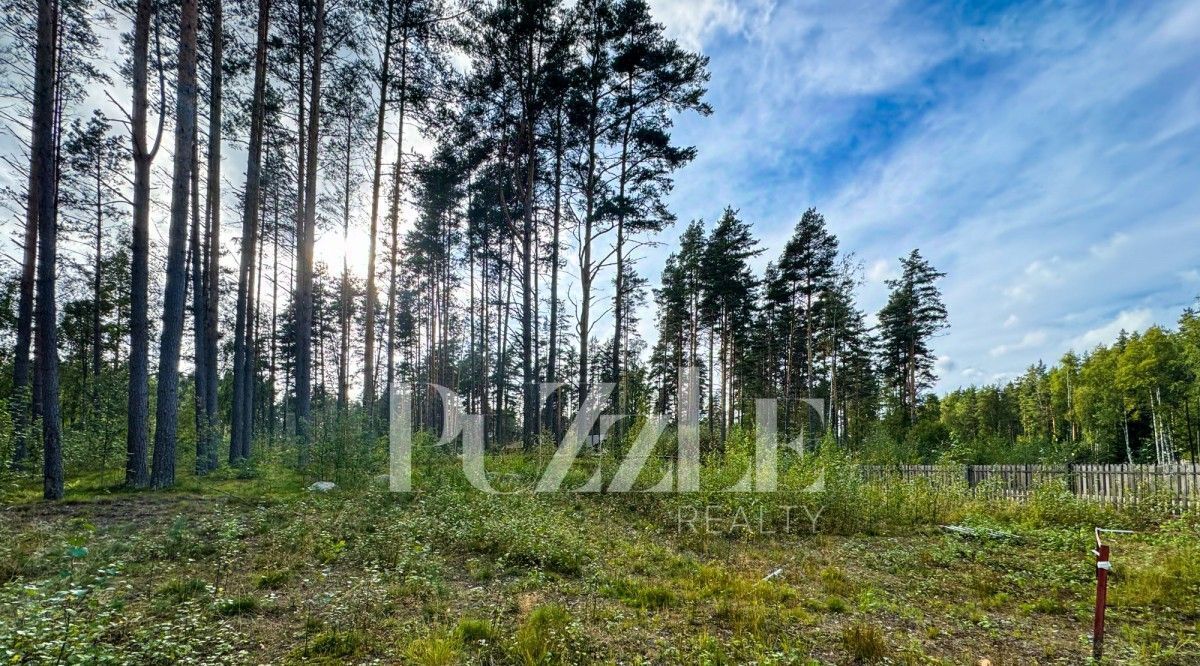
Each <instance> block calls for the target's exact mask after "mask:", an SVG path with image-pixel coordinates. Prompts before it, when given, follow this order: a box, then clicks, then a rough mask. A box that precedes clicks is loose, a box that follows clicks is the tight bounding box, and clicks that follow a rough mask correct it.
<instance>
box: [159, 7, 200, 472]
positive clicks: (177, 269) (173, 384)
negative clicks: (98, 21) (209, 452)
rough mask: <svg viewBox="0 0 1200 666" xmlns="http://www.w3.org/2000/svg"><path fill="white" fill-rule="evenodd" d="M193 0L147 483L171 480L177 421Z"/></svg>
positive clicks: (192, 108)
mask: <svg viewBox="0 0 1200 666" xmlns="http://www.w3.org/2000/svg"><path fill="white" fill-rule="evenodd" d="M196 23H197V8H196V0H183V3H182V6H181V10H180V29H179V73H178V80H177V85H176V92H175V154H174V156H173V157H174V168H173V174H172V180H171V223H170V228H169V231H168V240H167V281H166V288H165V289H164V291H163V319H162V322H163V323H162V326H163V328H162V335H161V337H160V338H159V354H158V404H157V405H156V406H155V424H154V456H153V470H152V471H151V476H150V485H152V486H153V487H155V488H166V487H169V486H171V485H174V483H175V443H176V429H177V426H178V423H179V348H180V342H181V340H182V338H183V308H184V290H185V288H186V286H187V282H186V276H185V273H186V270H185V269H186V267H185V257H184V252H185V249H186V236H187V215H188V187H189V184H190V183H189V181H190V176H191V166H192V160H191V154H190V153H191V143H192V134H193V132H194V131H195V128H196Z"/></svg>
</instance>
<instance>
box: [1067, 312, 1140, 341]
mask: <svg viewBox="0 0 1200 666" xmlns="http://www.w3.org/2000/svg"><path fill="white" fill-rule="evenodd" d="M1153 323H1154V314H1153V313H1152V312H1151V311H1150V309H1149V308H1138V309H1136V310H1122V311H1121V312H1119V313H1118V314H1117V316H1116V317H1114V318H1113V319H1112V320H1111V321H1109V322H1107V323H1105V324H1102V325H1100V326H1097V327H1096V328H1093V329H1090V330H1088V331H1085V332H1084V333H1083V334H1082V335H1079V336H1077V337H1075V338H1074V339H1072V340H1071V341H1070V342H1069V343H1068V344H1067V347H1068V348H1070V349H1073V350H1076V351H1087V350H1089V349H1092V348H1093V347H1095V346H1096V345H1101V344H1110V343H1112V341H1113V340H1116V339H1117V336H1118V335H1119V334H1120V333H1121V331H1126V332H1128V333H1134V332H1136V331H1141V330H1142V329H1145V328H1147V327H1149V326H1150V325H1151V324H1153Z"/></svg>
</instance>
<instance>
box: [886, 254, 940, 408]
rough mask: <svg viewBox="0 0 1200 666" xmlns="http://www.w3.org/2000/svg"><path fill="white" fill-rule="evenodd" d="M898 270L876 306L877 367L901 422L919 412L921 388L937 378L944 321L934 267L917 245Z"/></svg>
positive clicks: (937, 277) (936, 273)
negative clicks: (936, 345) (937, 341)
mask: <svg viewBox="0 0 1200 666" xmlns="http://www.w3.org/2000/svg"><path fill="white" fill-rule="evenodd" d="M900 266H901V276H900V277H899V278H896V279H892V280H888V282H887V284H888V287H890V288H891V293H890V294H889V296H888V301H887V304H886V305H884V306H883V309H882V310H880V311H879V337H880V356H881V358H880V363H881V367H880V371H881V372H882V373H883V378H884V381H885V382H886V384H887V387H888V389H889V390H890V391H891V392H892V394H893V395H894V397H895V398H896V399H897V401H898V405H899V410H900V413H901V414H902V416H903V422H904V423H905V425H911V424H912V423H913V422H914V421H915V419H916V415H917V407H918V399H919V397H920V393H921V391H923V390H925V389H928V388H930V387H932V386H933V384H934V382H935V381H936V380H937V376H936V375H935V374H934V364H935V362H936V360H937V356H936V355H935V353H934V351H933V348H932V346H931V345H932V341H933V337H934V336H935V335H937V334H938V333H939V332H940V331H942V330H943V329H945V328H946V327H947V326H948V325H949V324H948V315H947V312H946V306H945V305H944V304H943V303H942V292H941V291H940V290H939V289H938V286H937V281H938V280H939V279H941V278H943V277H945V275H946V274H945V273H942V272H940V271H938V270H936V269H935V268H934V267H933V266H932V265H931V264H930V263H929V262H928V261H926V259H925V258H924V257H922V256H921V253H920V251H919V250H913V251H912V252H911V253H909V255H908V256H907V257H904V258H902V259H901V260H900Z"/></svg>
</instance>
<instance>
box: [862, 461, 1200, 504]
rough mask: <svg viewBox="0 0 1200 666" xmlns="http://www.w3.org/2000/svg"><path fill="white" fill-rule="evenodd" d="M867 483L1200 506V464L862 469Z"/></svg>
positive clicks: (996, 494) (1020, 496)
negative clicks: (925, 483) (1059, 488)
mask: <svg viewBox="0 0 1200 666" xmlns="http://www.w3.org/2000/svg"><path fill="white" fill-rule="evenodd" d="M861 471H862V475H863V478H864V479H867V480H883V479H897V478H899V479H928V480H929V481H930V482H932V483H933V484H934V485H937V486H946V487H949V486H960V487H963V488H966V489H968V490H970V492H971V493H973V494H975V495H982V496H987V497H1004V498H1009V499H1016V500H1021V499H1025V498H1027V497H1029V495H1030V494H1031V493H1033V492H1034V490H1035V489H1037V488H1038V487H1039V486H1043V485H1046V484H1049V483H1062V484H1063V485H1064V486H1065V487H1066V488H1067V489H1068V490H1070V491H1071V492H1072V493H1074V494H1075V495H1076V496H1077V497H1080V498H1083V499H1087V500H1092V501H1097V502H1110V503H1114V504H1126V503H1136V502H1142V501H1162V502H1169V503H1170V504H1171V505H1173V506H1174V507H1175V508H1177V509H1181V510H1186V509H1188V508H1189V507H1195V506H1200V463H1175V464H1169V465H863V466H861Z"/></svg>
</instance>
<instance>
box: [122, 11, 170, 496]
mask: <svg viewBox="0 0 1200 666" xmlns="http://www.w3.org/2000/svg"><path fill="white" fill-rule="evenodd" d="M152 11H153V10H152V3H151V0H137V9H136V16H135V19H134V28H133V113H132V132H133V233H132V239H131V241H132V248H131V252H130V266H129V396H128V402H129V405H128V408H127V410H128V412H127V421H126V435H125V485H127V486H130V487H133V488H143V487H145V486H147V485H148V484H149V483H150V475H149V472H148V470H147V467H146V457H147V454H148V451H149V448H150V442H149V439H150V420H149V416H150V375H149V372H150V317H149V300H150V167H151V165H152V164H153V162H154V154H155V153H156V152H158V145H159V140H161V138H162V127H161V121H160V126H159V134H158V136H157V137H156V138H155V141H154V147H153V148H150V147H149V146H147V143H146V112H147V108H148V106H149V99H148V94H147V74H148V70H149V67H148V65H149V62H148V61H149V58H150V20H151V16H152ZM160 77H161V72H160ZM160 87H161V86H160Z"/></svg>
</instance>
